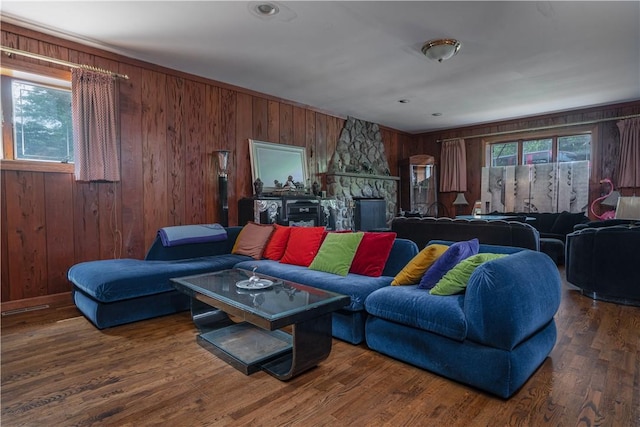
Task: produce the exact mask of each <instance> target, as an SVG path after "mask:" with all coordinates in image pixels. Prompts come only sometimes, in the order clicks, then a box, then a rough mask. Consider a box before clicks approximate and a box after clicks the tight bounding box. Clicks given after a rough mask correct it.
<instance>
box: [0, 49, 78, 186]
mask: <svg viewBox="0 0 640 427" xmlns="http://www.w3.org/2000/svg"><path fill="white" fill-rule="evenodd" d="M9 62H10V61H7V63H6V64H3V67H2V76H1V77H2V78H1V79H0V80H1V81H2V82H1V85H2V88H1V91H2V95H1V96H2V105H12V100H11V81H12V79H13V77H12V76H11V72H12V71H21V72H26V73H31V74H38V75H40V76H43V77H50V78H55V79H59V80H66V81H69V82H70V81H71V71H69V70H61V69H58V68H51V67H46V66H43V65H40V64H36V63H29V62H20V63H17V62H14V61H11V62H10V63H9ZM16 80H24V79H23V78H19V77H16ZM35 83H38V82H35ZM12 113H13V107H12V108H3V109H2V153H1V154H2V156H1V157H0V170H12V171H27V172H56V173H70V174H72V173H74V164H73V163H62V162H59V163H58V162H51V161H37V160H24V159H16V158H15V152H14V148H13V147H14V140H13V137H14V131H13V118H12Z"/></svg>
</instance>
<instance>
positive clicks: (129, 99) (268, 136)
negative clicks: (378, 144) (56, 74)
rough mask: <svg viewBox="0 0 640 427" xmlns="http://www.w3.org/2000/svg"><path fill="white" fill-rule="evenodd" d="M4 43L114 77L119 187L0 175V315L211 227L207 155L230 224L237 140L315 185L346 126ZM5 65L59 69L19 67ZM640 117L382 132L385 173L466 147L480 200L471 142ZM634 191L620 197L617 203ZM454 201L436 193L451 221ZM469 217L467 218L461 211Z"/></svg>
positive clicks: (225, 90)
mask: <svg viewBox="0 0 640 427" xmlns="http://www.w3.org/2000/svg"><path fill="white" fill-rule="evenodd" d="M1 41H2V45H4V46H10V47H15V48H18V49H22V50H27V51H29V52H33V53H39V54H42V55H46V56H49V57H53V58H58V59H63V60H68V61H72V62H77V63H83V64H89V65H94V66H97V67H101V68H105V69H109V70H112V71H117V72H119V73H121V74H126V75H128V76H129V79H128V80H121V81H120V90H119V97H120V98H119V107H120V150H121V171H122V179H121V181H120V182H118V183H87V182H76V181H75V180H74V177H73V175H72V174H70V173H61V172H38V171H31V170H28V169H26V170H25V169H24V168H11V167H6V162H3V167H2V171H1V177H0V178H1V182H0V191H1V196H0V197H1V200H0V203H2V207H1V212H0V221H1V223H0V245H1V247H0V251H1V259H0V262H1V276H0V280H1V281H2V282H1V295H0V297H1V301H2V309H3V310H6V309H11V308H16V307H22V306H29V305H33V301H42V302H46V301H47V300H48V299H51V298H54V297H56V296H61V297H64V298H68V292H69V291H70V289H71V285H70V283H69V282H68V281H67V279H66V272H67V270H68V268H69V267H70V266H72V265H73V264H76V263H78V262H82V261H88V260H97V259H111V258H119V257H122V258H124V257H129V258H142V257H144V255H145V251H146V249H147V248H148V246H149V245H150V244H151V242H152V241H153V239H154V237H155V235H156V232H157V230H158V228H160V227H163V226H168V225H180V224H193V223H203V222H206V223H209V222H216V221H218V188H217V178H216V177H217V174H216V169H215V167H216V164H215V159H214V151H216V150H219V149H226V150H230V151H231V157H230V170H231V174H230V177H229V189H228V193H229V194H228V197H229V222H230V224H231V225H233V224H235V223H236V221H237V201H238V199H240V198H242V197H245V196H248V195H251V194H252V183H251V167H250V163H249V146H248V142H247V140H248V139H249V138H255V139H259V140H266V141H271V142H278V143H283V144H293V145H299V146H304V147H306V148H307V154H308V157H309V171H310V175H311V179H312V180H318V182H322V183H323V186H324V184H325V183H324V174H325V173H326V170H327V163H328V161H329V160H330V157H331V155H332V154H333V151H334V150H335V146H336V142H337V140H338V137H339V134H340V131H341V129H342V127H343V124H344V118H341V117H336V116H334V115H331V114H329V113H327V112H322V111H318V110H316V109H313V108H311V107H307V106H302V105H299V104H295V103H292V102H287V101H286V100H281V99H276V98H273V97H270V96H268V95H264V94H260V93H255V92H252V91H250V90H246V89H243V88H238V87H234V86H231V85H226V84H224V83H220V82H215V81H211V80H207V79H203V78H201V77H197V76H192V75H188V74H185V73H181V72H178V71H174V70H169V69H166V68H163V67H159V66H156V65H154V64H148V63H144V62H141V61H137V60H133V59H130V58H125V57H122V56H119V55H115V54H112V53H110V52H106V51H102V50H98V49H94V48H91V47H87V46H84V45H81V44H77V43H74V42H70V41H66V40H62V39H59V38H56V37H53V36H50V35H47V34H42V33H39V32H35V31H32V30H28V29H24V28H21V27H17V26H14V25H11V24H6V23H3V25H2V31H1ZM3 64H4V65H6V66H11V65H15V66H23V67H24V66H32V67H48V68H52V69H57V70H63V69H64V67H61V66H57V65H52V64H49V63H44V62H41V61H37V60H31V59H28V58H23V57H14V58H3ZM638 113H640V103H632V104H626V105H622V106H610V107H603V108H598V109H588V110H581V111H576V112H570V113H564V114H555V115H546V116H541V117H536V118H530V119H523V120H516V121H506V122H500V123H494V124H489V125H483V126H474V127H468V128H463V129H454V130H448V131H446V132H433V133H426V134H421V135H408V134H406V133H402V132H399V131H395V130H393V129H387V128H382V133H383V141H384V145H385V151H386V155H387V160H388V162H389V165H390V169H391V173H392V175H397V174H398V169H397V168H398V162H399V161H400V160H401V159H404V158H406V157H409V156H411V155H414V154H431V155H434V156H435V157H436V159H438V160H439V155H440V153H439V151H440V150H439V148H440V146H439V144H438V143H437V140H439V139H445V138H450V137H460V136H462V137H466V143H467V159H468V167H469V169H468V182H469V183H470V186H469V190H468V191H467V199H468V200H469V201H473V200H476V199H477V198H479V195H480V170H481V166H482V140H481V139H480V138H473V137H469V136H472V135H477V134H485V133H490V132H500V131H505V130H520V129H521V130H526V129H529V128H534V127H539V126H548V125H552V124H558V123H575V122H581V121H587V120H597V119H601V118H606V117H616V116H621V115H628V114H638ZM594 129H595V132H594V155H593V165H594V167H593V173H592V178H591V195H592V198H593V197H597V196H598V195H600V192H601V191H602V190H603V188H602V187H601V186H600V184H598V181H599V180H600V179H601V178H603V177H608V176H613V173H614V172H615V165H616V162H617V156H618V150H619V139H618V134H617V129H616V128H615V122H613V121H612V122H605V123H601V124H598V125H594ZM632 190H633V189H626V190H624V191H623V193H624V194H627V193H629V192H630V191H632ZM454 197H455V195H454V194H440V200H441V201H442V202H443V203H444V204H445V205H447V206H448V209H450V211H451V212H453V210H452V209H451V202H452V201H453V198H454ZM469 209H470V208H469Z"/></svg>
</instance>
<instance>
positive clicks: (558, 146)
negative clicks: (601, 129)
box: [487, 133, 591, 167]
mask: <svg viewBox="0 0 640 427" xmlns="http://www.w3.org/2000/svg"><path fill="white" fill-rule="evenodd" d="M488 153H489V158H488V161H487V166H491V167H496V166H517V165H535V164H540V163H556V162H557V163H562V162H575V161H581V160H590V159H591V134H590V133H582V134H576V135H564V136H551V137H545V138H537V139H526V140H525V139H520V140H518V141H507V142H495V143H492V144H490V145H489V150H488Z"/></svg>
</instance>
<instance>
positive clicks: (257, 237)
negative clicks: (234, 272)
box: [231, 222, 273, 259]
mask: <svg viewBox="0 0 640 427" xmlns="http://www.w3.org/2000/svg"><path fill="white" fill-rule="evenodd" d="M271 233H273V225H271V224H256V223H255V222H248V223H247V225H245V226H244V228H243V229H242V231H240V234H239V235H238V238H237V239H236V243H235V244H234V245H233V249H232V250H231V253H232V254H236V255H247V256H250V257H252V258H254V259H260V258H262V253H263V252H264V248H265V246H266V245H267V242H268V241H269V237H271Z"/></svg>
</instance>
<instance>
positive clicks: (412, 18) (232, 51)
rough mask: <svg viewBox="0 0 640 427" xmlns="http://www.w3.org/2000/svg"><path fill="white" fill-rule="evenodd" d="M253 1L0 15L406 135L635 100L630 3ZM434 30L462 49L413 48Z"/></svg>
mask: <svg viewBox="0 0 640 427" xmlns="http://www.w3.org/2000/svg"><path fill="white" fill-rule="evenodd" d="M259 3H262V2H244V1H233V2H221V1H196V2H187V1H108V2H101V1H80V2H79V1H72V2H60V1H45V2H32V1H2V4H1V10H2V15H3V19H4V20H6V21H7V22H12V23H16V24H18V25H22V26H26V27H28V28H35V29H38V30H40V31H44V32H47V33H52V34H55V35H58V36H61V37H64V38H68V39H72V40H75V41H80V42H82V43H85V44H90V45H92V46H95V47H100V48H102V49H105V50H108V51H112V52H116V53H120V54H123V55H126V56H128V57H132V58H137V59H140V60H144V61H148V62H152V63H155V64H158V65H162V66H165V67H170V68H173V69H176V70H181V71H184V72H188V73H192V74H196V75H199V76H203V77H207V78H211V79H214V80H217V81H220V82H225V83H229V84H233V85H237V86H241V87H244V88H248V89H251V90H254V91H257V92H261V93H265V94H270V95H273V96H276V97H279V98H283V99H287V100H291V101H295V102H298V103H301V104H305V105H309V106H312V107H314V108H318V109H321V110H325V111H328V112H330V113H332V114H336V115H339V116H343V117H346V116H354V117H356V118H359V119H363V120H367V121H371V122H374V123H378V124H381V125H384V126H389V127H391V128H395V129H399V130H404V131H407V132H411V133H418V132H425V131H430V130H436V129H445V128H453V127H461V126H466V125H472V124H479V123H486V122H490V121H496V120H503V119H510V118H517V117H523V116H530V115H535V114H541V113H548V112H556V111H564V110H571V109H577V108H582V107H590V106H597V105H603V104H611V103H617V102H624V101H631V100H639V99H640V2H638V1H626V2H624V1H623V2H613V1H602V2H600V1H582V2H565V1H551V2H549V1H538V2H533V1H532V2H525V1H497V2H485V1H471V2H458V1H447V2H436V1H426V2H419V1H409V2H396V1H356V2H337V1H313V2H312V1H303V2H285V1H278V2H272V3H274V4H276V5H277V6H279V8H280V13H279V14H278V15H275V16H273V17H270V18H265V17H261V16H258V15H257V14H256V13H255V12H254V11H253V6H255V5H257V4H259ZM33 25H35V26H36V27H34V26H33ZM434 38H456V39H458V40H460V41H461V42H462V49H461V50H460V53H459V54H458V55H457V56H454V57H453V58H451V59H449V60H448V61H445V62H442V63H437V62H433V61H430V60H428V59H426V58H425V57H424V56H423V55H422V53H421V51H420V48H421V47H422V45H423V44H424V42H426V41H427V40H430V39H434ZM400 99H407V100H409V101H410V102H409V103H405V104H402V103H399V102H398V100H400ZM433 113H442V115H441V116H438V117H436V116H433V115H432V114H433Z"/></svg>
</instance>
